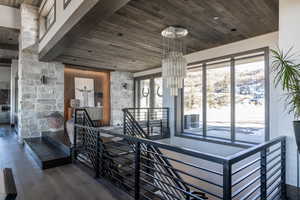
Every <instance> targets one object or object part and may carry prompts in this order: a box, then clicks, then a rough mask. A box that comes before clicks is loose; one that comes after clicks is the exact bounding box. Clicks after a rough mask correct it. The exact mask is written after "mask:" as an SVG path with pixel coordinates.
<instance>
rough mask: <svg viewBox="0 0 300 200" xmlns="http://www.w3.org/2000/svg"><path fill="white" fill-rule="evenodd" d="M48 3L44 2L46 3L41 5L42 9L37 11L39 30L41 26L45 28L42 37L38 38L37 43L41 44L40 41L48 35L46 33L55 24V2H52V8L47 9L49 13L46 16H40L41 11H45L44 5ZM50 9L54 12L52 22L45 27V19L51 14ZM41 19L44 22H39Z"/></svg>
mask: <svg viewBox="0 0 300 200" xmlns="http://www.w3.org/2000/svg"><path fill="white" fill-rule="evenodd" d="M48 1H49V0H46V1H44V2H43V3H44V4H43V5H42V7H41V9H40V11H39V12H40V17H39V28H41V26H44V27H45V32H44V33H43V35H42V37H40V38H39V42H41V41H42V40H43V39H44V37H45V36H46V35H47V34H48V32H49V31H50V29H51V28H52V27H53V25H54V24H55V22H56V0H53V6H52V7H51V8H50V9H49V11H48V12H47V14H46V15H45V16H42V15H41V13H42V12H43V10H44V9H45V6H46V4H47V2H48ZM52 9H54V10H53V12H54V13H53V17H54V19H53V22H52V23H50V24H49V26H47V17H48V16H49V14H50V12H51V10H52ZM41 18H43V19H44V22H43V23H41V22H40V20H41Z"/></svg>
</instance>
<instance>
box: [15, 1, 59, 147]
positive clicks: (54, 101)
mask: <svg viewBox="0 0 300 200" xmlns="http://www.w3.org/2000/svg"><path fill="white" fill-rule="evenodd" d="M20 9H21V10H20V11H21V32H20V51H19V70H18V75H19V81H18V86H19V91H18V134H19V140H20V142H22V139H23V138H28V137H39V136H41V133H42V132H43V131H48V130H50V128H49V121H48V119H47V116H48V115H49V114H51V113H53V112H55V111H58V112H60V113H61V114H62V115H63V112H64V65H63V64H61V63H57V62H51V63H46V62H40V61H39V58H38V45H37V42H38V39H37V36H38V34H37V31H38V21H37V16H38V8H36V7H33V6H29V5H26V4H22V5H21V8H20ZM42 75H44V76H46V79H47V83H46V84H42V83H41V80H40V79H41V76H42Z"/></svg>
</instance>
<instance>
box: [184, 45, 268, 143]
mask: <svg viewBox="0 0 300 200" xmlns="http://www.w3.org/2000/svg"><path fill="white" fill-rule="evenodd" d="M253 52H254V53H251V54H239V56H229V57H228V58H224V57H223V58H222V59H220V60H218V59H214V60H213V61H210V62H203V63H201V64H200V63H199V65H197V66H193V67H192V68H189V69H188V71H187V78H186V79H185V81H184V89H183V94H182V95H183V98H182V103H183V114H182V121H183V124H182V125H183V127H182V130H183V132H184V133H188V134H191V136H192V135H196V136H204V137H211V138H217V139H226V140H231V141H234V142H252V143H259V142H263V141H265V140H268V138H269V130H268V123H269V120H268V119H269V117H268V112H269V108H268V101H269V95H268V87H269V86H268V84H269V78H268V74H269V71H268V65H267V61H268V51H267V50H260V51H257V52H255V51H253Z"/></svg>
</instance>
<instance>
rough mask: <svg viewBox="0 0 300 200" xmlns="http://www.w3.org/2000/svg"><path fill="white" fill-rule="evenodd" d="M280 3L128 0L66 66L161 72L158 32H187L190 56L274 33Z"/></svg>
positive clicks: (71, 52) (69, 55) (68, 54)
mask: <svg viewBox="0 0 300 200" xmlns="http://www.w3.org/2000/svg"><path fill="white" fill-rule="evenodd" d="M278 10H279V8H278V0H230V1H228V0H227V1H224V0H201V1H199V0H132V1H130V2H129V3H128V4H127V5H126V6H124V7H123V8H121V9H120V10H118V11H117V12H116V13H115V14H113V15H112V16H111V17H110V18H109V19H108V20H106V21H101V22H98V23H95V22H93V23H95V26H94V28H93V29H92V30H91V31H90V32H89V33H88V34H86V35H85V36H83V37H80V38H79V40H77V42H76V43H74V44H72V45H70V46H69V47H68V48H67V49H65V51H64V53H63V54H62V55H60V56H59V57H58V58H57V59H58V60H59V61H63V62H66V63H70V64H77V65H84V66H90V67H99V68H110V69H117V70H123V71H132V72H136V71H141V70H145V69H149V68H155V67H159V66H160V62H161V48H162V46H161V35H160V33H161V31H162V30H163V29H164V28H165V27H167V26H169V25H180V26H184V27H186V28H187V29H188V30H189V32H190V34H189V35H188V37H187V39H186V43H187V47H188V53H191V52H195V51H199V50H203V49H208V48H212V47H216V46H220V45H224V44H227V43H231V42H235V41H239V40H243V39H246V38H250V37H254V36H257V35H261V34H265V33H269V32H273V31H276V30H278V12H279V11H278Z"/></svg>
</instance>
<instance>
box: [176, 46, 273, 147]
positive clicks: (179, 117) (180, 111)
mask: <svg viewBox="0 0 300 200" xmlns="http://www.w3.org/2000/svg"><path fill="white" fill-rule="evenodd" d="M256 53H257V55H256ZM251 54H255V55H252V56H251ZM247 55H248V56H247ZM259 56H264V61H265V66H264V75H265V80H264V83H265V97H264V99H265V135H264V141H269V140H270V128H269V126H270V108H269V107H270V77H269V72H270V70H269V59H270V58H269V47H264V48H259V49H254V50H250V51H245V52H241V53H236V54H231V55H226V56H222V57H218V58H213V59H208V60H203V61H199V62H194V63H190V64H188V68H194V67H197V66H199V67H200V66H201V67H202V68H203V74H202V77H201V78H202V84H203V92H202V94H203V98H202V99H203V103H202V104H203V108H202V109H203V111H202V112H203V122H204V123H203V134H202V135H200V134H194V133H190V132H186V131H184V88H183V89H181V92H180V96H179V97H178V98H176V102H175V105H176V106H175V113H176V114H175V115H176V116H175V128H176V129H175V130H176V131H175V136H178V137H184V138H191V139H198V140H201V141H209V142H214V143H221V144H230V145H235V146H242V147H244V146H249V145H255V144H258V143H256V142H249V141H242V140H237V139H236V133H235V115H236V113H235V61H239V60H243V59H247V58H248V59H249V58H253V57H259ZM237 57H242V58H237ZM235 58H237V59H235ZM222 60H227V61H224V62H230V74H231V78H230V82H231V95H230V96H231V113H230V115H231V132H230V133H231V135H230V139H227V138H223V137H215V136H208V135H206V130H205V128H206V124H207V121H206V120H207V119H206V113H207V108H206V100H207V99H206V89H207V88H206V87H207V85H206V78H207V74H206V72H207V70H206V67H207V63H210V62H216V61H222ZM178 122H179V123H178ZM262 142H263V141H262Z"/></svg>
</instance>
